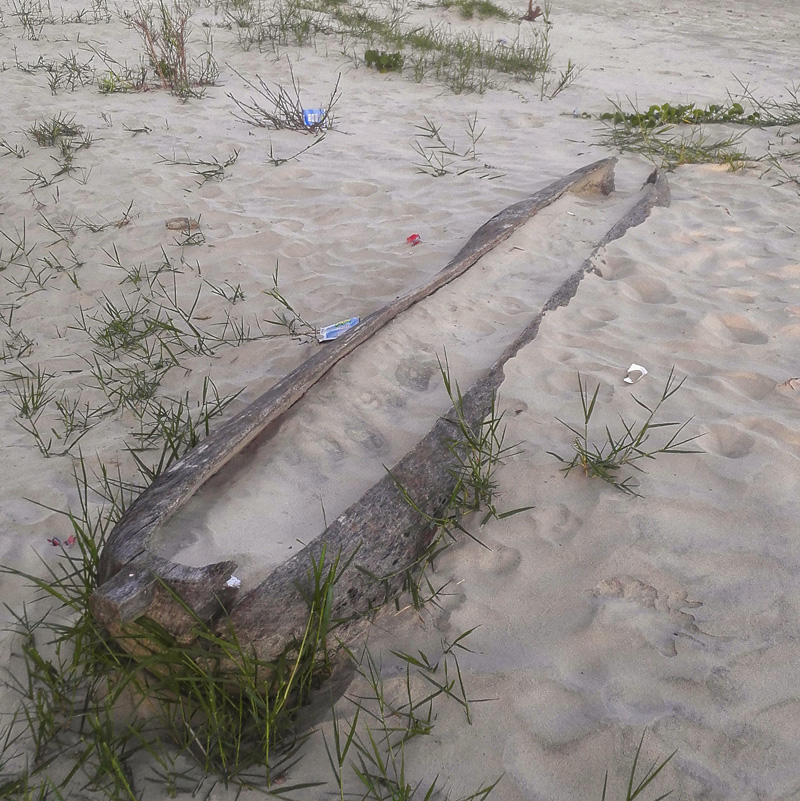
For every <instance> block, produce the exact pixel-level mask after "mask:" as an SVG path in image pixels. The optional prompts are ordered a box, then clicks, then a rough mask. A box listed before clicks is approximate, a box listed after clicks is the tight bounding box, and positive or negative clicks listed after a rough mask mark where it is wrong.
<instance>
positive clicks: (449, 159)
mask: <svg viewBox="0 0 800 801" xmlns="http://www.w3.org/2000/svg"><path fill="white" fill-rule="evenodd" d="M423 119H424V122H423V124H422V125H417V126H416V128H417V131H419V133H417V134H416V136H415V139H414V142H413V143H412V148H413V150H414V152H415V153H416V154H417V156H418V157H419V160H418V161H417V162H416V163H415V164H414V166H415V167H416V169H417V172H421V173H423V174H424V175H429V176H431V177H432V178H441V177H443V176H445V175H456V176H461V175H467V174H472V175H475V176H476V177H478V178H486V179H488V180H495V179H497V178H502V177H503V176H502V174H501V173H498V172H496V171H495V169H494V168H493V167H491V166H489V165H488V164H483V165H482V166H479V165H478V164H475V162H476V161H477V159H478V152H477V146H478V142H479V141H480V139H481V137H482V136H483V134H484V133H485V131H486V129H485V128H481V129H480V130H478V128H479V126H478V114H477V112H475V113H474V114H473V115H472V116H471V117H467V126H466V134H467V138H468V139H469V144H467V145H466V146H465V147H463V148H458V147H457V146H456V143H455V141H452V142H450V143H448V141H446V140H445V138H444V134H443V133H442V126H441V125H437V124H436V123H434V122H432V121H431V120H430V119H429V118H428V117H424V118H423Z"/></svg>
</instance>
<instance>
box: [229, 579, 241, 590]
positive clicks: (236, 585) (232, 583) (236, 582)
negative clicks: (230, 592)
mask: <svg viewBox="0 0 800 801" xmlns="http://www.w3.org/2000/svg"><path fill="white" fill-rule="evenodd" d="M225 586H226V587H233V588H234V589H239V587H241V586H242V580H241V579H238V578H236V576H231V577H230V578H229V579H228V580H227V581H226V582H225Z"/></svg>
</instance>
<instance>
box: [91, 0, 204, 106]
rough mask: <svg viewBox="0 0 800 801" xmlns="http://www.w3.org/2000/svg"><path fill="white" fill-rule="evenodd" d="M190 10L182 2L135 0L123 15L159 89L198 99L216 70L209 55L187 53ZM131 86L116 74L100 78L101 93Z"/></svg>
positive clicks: (188, 6)
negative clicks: (143, 53) (195, 55)
mask: <svg viewBox="0 0 800 801" xmlns="http://www.w3.org/2000/svg"><path fill="white" fill-rule="evenodd" d="M193 10H194V9H193V7H192V6H191V4H190V3H188V2H186V0H174V1H173V3H172V5H171V6H170V5H169V4H168V3H167V0H158V3H157V4H155V5H154V4H152V3H146V2H143V0H135V3H134V10H133V11H132V12H124V15H123V16H124V18H125V19H126V20H127V22H128V24H129V25H130V26H131V27H132V28H133V29H134V30H135V31H136V32H137V33H138V34H139V36H140V37H141V39H142V43H143V45H144V49H145V55H146V57H147V59H148V61H149V63H150V67H151V68H152V69H153V70H154V71H155V73H156V75H157V77H158V80H159V82H160V84H161V87H162V88H164V89H168V90H170V91H171V92H172V93H173V94H175V95H177V96H178V97H180V98H182V99H184V100H185V99H187V98H190V97H202V95H203V92H204V91H205V87H206V86H213V85H214V84H215V83H216V81H217V78H218V77H219V69H218V67H217V64H216V61H215V60H214V57H213V56H212V55H211V53H209V52H206V53H204V54H202V55H201V56H200V57H198V58H195V59H192V58H191V57H190V56H189V53H188V38H189V33H190V31H191V26H190V22H189V21H190V19H191V16H192V13H193ZM133 85H134V84H133V83H132V82H131V81H130V80H128V79H127V77H122V78H120V77H119V76H117V75H116V74H113V75H106V76H104V77H103V78H102V79H101V91H104V92H106V93H108V92H112V91H130V88H131V87H132V86H133Z"/></svg>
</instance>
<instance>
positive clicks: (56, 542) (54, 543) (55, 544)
mask: <svg viewBox="0 0 800 801" xmlns="http://www.w3.org/2000/svg"><path fill="white" fill-rule="evenodd" d="M47 541H48V542H49V543H50V544H51V545H52V546H53V547H54V548H58V546H59V545H63V546H64V547H65V548H69V547H71V546H73V545H74V544H75V535H74V534H70V535H69V537H67V538H66V539H65V540H64V541H63V542H62V541H61V540H60V539H59V538H58V537H48V538H47Z"/></svg>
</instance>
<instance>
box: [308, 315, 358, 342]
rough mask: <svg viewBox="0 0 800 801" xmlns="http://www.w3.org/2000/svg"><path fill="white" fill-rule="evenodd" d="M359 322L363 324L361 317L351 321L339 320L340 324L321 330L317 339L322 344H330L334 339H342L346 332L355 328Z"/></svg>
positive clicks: (324, 327)
mask: <svg viewBox="0 0 800 801" xmlns="http://www.w3.org/2000/svg"><path fill="white" fill-rule="evenodd" d="M359 322H361V318H360V317H351V318H350V319H349V320H339V322H338V323H334V324H333V325H325V326H323V327H322V328H320V329H319V336H317V339H318V340H319V341H320V342H330V341H331V340H332V339H336V338H337V337H340V336H341V335H342V334H344V332H345V331H349V330H350V329H351V328H355V326H357V325H358V324H359Z"/></svg>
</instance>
